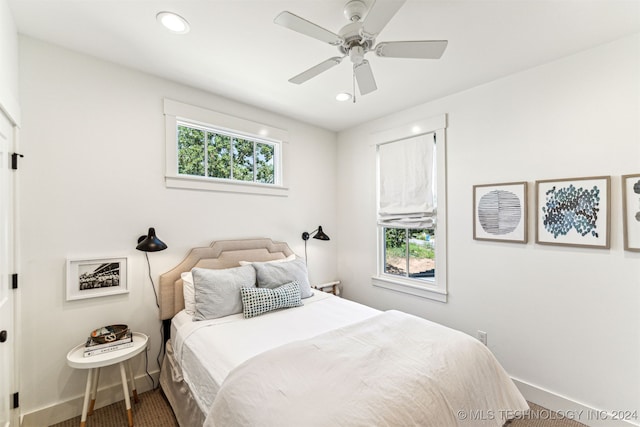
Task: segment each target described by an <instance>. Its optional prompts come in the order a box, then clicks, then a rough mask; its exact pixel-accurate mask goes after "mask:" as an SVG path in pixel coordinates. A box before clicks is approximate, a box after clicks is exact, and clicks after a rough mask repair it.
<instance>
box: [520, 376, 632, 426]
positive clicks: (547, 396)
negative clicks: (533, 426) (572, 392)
mask: <svg viewBox="0 0 640 427" xmlns="http://www.w3.org/2000/svg"><path fill="white" fill-rule="evenodd" d="M511 379H512V380H513V382H514V383H515V385H516V387H518V390H520V393H522V395H523V396H524V398H525V399H527V400H528V401H529V402H533V403H535V404H537V405H540V406H544V407H545V408H547V409H549V410H551V411H554V412H557V413H558V416H563V417H565V418H569V419H574V420H576V421H578V422H580V423H582V424H585V425H587V426H589V427H640V423H639V420H637V419H635V420H623V419H619V418H621V417H622V416H623V415H624V414H611V413H608V412H607V411H603V410H601V409H596V408H592V407H590V406H587V405H585V404H582V403H579V402H576V401H574V400H571V399H569V398H567V397H565V396H561V395H559V394H557V393H554V392H552V391H549V390H545V389H543V388H540V387H538V386H535V385H533V384H529V383H527V382H525V381H522V380H519V379H517V378H511ZM629 409H631V408H629ZM539 415H540V416H541V417H545V416H550V414H546V413H544V414H539ZM637 416H638V417H640V413H638V414H637Z"/></svg>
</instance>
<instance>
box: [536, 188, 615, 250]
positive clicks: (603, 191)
mask: <svg viewBox="0 0 640 427" xmlns="http://www.w3.org/2000/svg"><path fill="white" fill-rule="evenodd" d="M610 188H611V177H609V176H595V177H587V178H567V179H548V180H544V181H536V243H540V244H543V245H564V246H578V247H586V248H602V249H608V248H609V241H610V235H609V234H610V227H611V218H610V215H609V208H610V205H611V200H610V197H609V194H610Z"/></svg>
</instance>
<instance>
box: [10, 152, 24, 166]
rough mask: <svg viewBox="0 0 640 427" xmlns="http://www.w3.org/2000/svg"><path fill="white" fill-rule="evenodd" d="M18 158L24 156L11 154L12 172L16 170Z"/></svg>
mask: <svg viewBox="0 0 640 427" xmlns="http://www.w3.org/2000/svg"><path fill="white" fill-rule="evenodd" d="M18 157H24V156H23V155H22V154H19V153H11V169H13V170H16V169H18Z"/></svg>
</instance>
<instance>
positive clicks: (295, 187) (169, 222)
mask: <svg viewBox="0 0 640 427" xmlns="http://www.w3.org/2000/svg"><path fill="white" fill-rule="evenodd" d="M20 82H21V86H20V91H21V103H22V108H23V125H24V126H23V127H24V130H23V132H22V146H23V152H24V155H25V157H24V159H23V162H22V163H21V168H20V173H21V186H20V194H21V203H22V212H23V217H22V218H21V224H22V230H21V231H22V236H23V239H22V261H23V265H22V272H23V278H22V281H21V283H22V285H21V287H22V291H21V292H22V301H23V302H24V307H23V309H22V319H21V322H22V329H23V331H24V335H23V338H22V340H23V343H24V348H23V356H24V357H23V360H22V366H23V367H24V371H23V373H22V386H21V390H20V398H21V399H20V400H21V404H22V413H23V414H29V413H32V412H34V411H38V410H40V409H42V408H46V407H48V406H50V405H56V404H59V403H61V402H66V401H68V400H70V399H73V398H76V397H78V396H80V395H81V394H83V392H84V384H85V378H86V377H85V372H81V371H76V370H73V369H71V368H69V367H67V366H66V362H65V355H66V353H67V351H68V350H69V349H70V348H71V347H73V346H74V345H76V344H77V343H79V342H81V341H82V340H83V339H84V338H85V337H86V336H87V334H88V333H89V332H90V331H91V330H92V329H94V328H96V327H99V326H101V325H105V324H112V323H116V322H119V323H120V322H121V323H127V324H129V325H130V326H131V327H132V328H133V329H134V330H137V331H141V332H144V333H146V334H148V335H150V337H151V351H150V353H149V370H150V371H153V372H155V371H157V369H158V368H157V365H156V362H155V358H156V355H157V353H158V348H159V344H160V335H159V329H160V323H159V320H158V312H157V309H156V306H155V302H154V296H153V292H152V290H151V285H150V282H149V280H148V278H147V266H146V262H145V258H144V254H143V253H142V252H139V251H136V250H135V245H136V243H137V242H136V240H137V238H138V236H140V235H141V234H146V231H147V227H149V226H155V227H156V231H157V234H158V237H159V238H160V239H162V240H163V241H164V242H165V243H167V244H168V246H169V249H168V250H166V251H163V252H158V253H152V254H150V255H149V258H150V260H151V268H152V274H153V276H154V278H155V279H156V281H157V277H158V276H159V274H161V273H162V272H164V271H167V270H169V269H170V268H172V267H173V266H174V265H175V264H177V263H178V262H180V261H181V260H182V259H183V258H184V256H185V255H186V254H187V251H188V249H189V248H191V247H194V246H207V245H209V244H210V242H211V241H212V240H221V239H235V238H250V237H270V238H273V239H274V240H278V241H286V242H289V243H290V245H291V246H292V249H293V250H294V251H295V252H296V253H298V254H299V255H303V253H304V246H303V241H302V239H301V237H300V235H301V233H302V232H303V231H305V230H306V231H311V230H312V229H313V228H315V227H316V226H317V225H318V224H321V225H323V226H324V229H325V230H326V232H327V234H329V235H330V236H334V235H335V230H336V228H337V221H336V204H335V197H334V194H335V188H336V178H335V176H336V159H335V157H336V135H335V134H334V133H332V132H328V131H325V130H321V129H318V128H316V127H312V126H309V125H306V124H302V123H299V122H296V121H293V120H291V119H287V118H284V117H281V116H278V115H275V114H272V113H269V112H266V111H263V110H259V109H256V108H253V107H250V106H247V105H243V104H239V103H237V102H232V101H229V100H227V99H223V98H221V97H218V96H215V95H212V94H208V93H204V92H202V91H200V90H196V89H193V88H189V87H186V86H181V85H179V84H176V83H172V82H169V81H166V80H162V79H159V78H156V77H152V76H150V75H146V74H143V73H139V72H136V71H133V70H130V69H126V68H123V67H120V66H118V65H115V64H111V63H107V62H103V61H100V60H97V59H94V58H91V57H88V56H85V55H80V54H77V53H73V52H71V51H67V50H64V49H61V48H59V47H55V46H53V45H49V44H46V43H44V42H41V41H37V40H34V39H30V38H21V39H20ZM164 97H168V98H171V99H174V100H178V101H182V102H185V103H190V104H192V105H197V106H201V107H204V108H208V109H211V110H214V111H219V112H223V113H225V114H228V115H234V116H237V117H242V118H244V119H248V120H253V121H256V122H260V123H264V124H267V125H271V126H274V127H277V128H281V129H285V130H288V132H289V136H290V142H289V148H288V156H289V157H288V161H289V162H290V163H289V168H288V170H289V172H290V176H289V179H288V182H289V186H290V191H289V196H288V197H270V196H257V195H245V194H231V193H216V192H206V191H192V190H178V189H167V188H166V187H165V185H164V148H165V139H164V137H165V133H164V116H163V102H162V100H163V98H164ZM311 159H313V161H311ZM336 246H337V244H336V240H335V239H334V240H331V241H329V242H318V241H315V240H312V241H311V243H310V244H309V269H310V277H311V279H312V281H313V282H315V283H318V282H326V281H329V280H333V279H335V278H336V269H337V267H336V266H337V259H336V254H335V249H336ZM105 255H109V256H127V257H129V268H130V282H129V287H130V290H131V292H130V293H129V294H128V295H121V296H112V297H105V298H95V299H90V300H80V301H72V302H66V301H65V259H66V258H67V257H93V256H105ZM143 362H144V360H143V358H139V359H138V360H137V362H136V363H135V370H136V372H137V374H138V375H141V374H142V373H143V368H144V363H143ZM114 371H115V370H114ZM115 374H116V372H112V373H111V376H104V377H101V384H102V385H104V386H105V387H106V386H108V385H109V384H114V383H117V381H118V378H117V375H115ZM143 381H144V380H143ZM144 384H146V382H143V385H144ZM118 399H121V396H120V397H118ZM77 403H78V402H77V401H74V405H75V406H74V410H75V411H77V412H76V413H75V414H74V415H77V414H79V407H78V406H77ZM98 403H100V401H99V402H98ZM45 412H46V411H45ZM47 415H48V416H55V414H54V415H51V414H47ZM48 421H52V420H48Z"/></svg>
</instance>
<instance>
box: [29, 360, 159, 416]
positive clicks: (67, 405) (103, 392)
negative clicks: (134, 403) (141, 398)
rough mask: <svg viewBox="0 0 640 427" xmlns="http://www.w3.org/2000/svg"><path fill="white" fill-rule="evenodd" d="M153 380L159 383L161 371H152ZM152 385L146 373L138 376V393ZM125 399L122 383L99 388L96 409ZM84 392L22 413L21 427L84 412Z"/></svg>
mask: <svg viewBox="0 0 640 427" xmlns="http://www.w3.org/2000/svg"><path fill="white" fill-rule="evenodd" d="M150 374H151V376H152V377H153V380H154V381H155V382H156V384H158V377H159V375H160V371H154V372H150ZM151 388H152V386H151V384H150V382H149V377H147V375H146V374H144V375H139V376H137V377H136V389H137V392H138V394H141V393H144V392H145V391H149V390H151ZM121 400H124V396H123V395H122V383H117V384H113V385H110V386H107V387H104V388H98V395H97V399H96V407H95V408H96V409H98V408H101V407H103V406H107V405H111V404H112V403H115V402H119V401H121ZM83 402H84V394H82V395H80V396H78V397H75V398H73V399H70V400H66V401H64V402H59V403H56V404H54V405H51V406H47V407H44V408H40V409H36V410H35V411H32V412H29V413H26V414H22V420H21V422H20V426H21V427H42V426H48V425H51V424H56V423H59V422H61V421H65V420H68V419H69V418H73V417H77V416H79V415H81V414H82V403H83Z"/></svg>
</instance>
